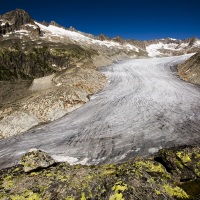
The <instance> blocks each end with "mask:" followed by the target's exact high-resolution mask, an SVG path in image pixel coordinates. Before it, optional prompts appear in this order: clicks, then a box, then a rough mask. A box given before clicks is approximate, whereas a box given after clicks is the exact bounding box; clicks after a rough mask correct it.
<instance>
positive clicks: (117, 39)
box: [113, 36, 125, 44]
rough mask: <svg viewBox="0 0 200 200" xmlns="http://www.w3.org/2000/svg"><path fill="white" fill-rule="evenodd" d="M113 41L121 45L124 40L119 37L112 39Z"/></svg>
mask: <svg viewBox="0 0 200 200" xmlns="http://www.w3.org/2000/svg"><path fill="white" fill-rule="evenodd" d="M113 40H114V41H115V42H119V43H121V44H123V43H124V42H125V40H124V39H123V38H122V37H121V36H117V37H115V38H113Z"/></svg>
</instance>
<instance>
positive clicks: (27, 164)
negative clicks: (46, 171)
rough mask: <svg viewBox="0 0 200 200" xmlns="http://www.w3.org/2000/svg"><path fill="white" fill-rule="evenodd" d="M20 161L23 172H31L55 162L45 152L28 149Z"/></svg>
mask: <svg viewBox="0 0 200 200" xmlns="http://www.w3.org/2000/svg"><path fill="white" fill-rule="evenodd" d="M21 163H22V165H23V167H24V168H23V169H24V171H25V172H31V171H34V170H37V169H41V168H47V167H49V166H51V165H53V164H54V163H55V160H54V159H53V158H52V157H51V156H49V155H48V154H47V153H45V152H43V151H41V150H38V149H30V150H29V152H27V153H26V154H25V155H24V156H22V158H21Z"/></svg>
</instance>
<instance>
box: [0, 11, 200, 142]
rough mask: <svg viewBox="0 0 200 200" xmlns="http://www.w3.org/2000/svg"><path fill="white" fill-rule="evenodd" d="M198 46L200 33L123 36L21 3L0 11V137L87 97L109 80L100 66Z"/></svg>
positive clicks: (56, 114)
mask: <svg viewBox="0 0 200 200" xmlns="http://www.w3.org/2000/svg"><path fill="white" fill-rule="evenodd" d="M199 48H200V40H199V39H198V38H188V39H185V40H177V39H173V38H166V39H158V40H148V41H139V40H130V39H129V40H125V39H123V38H122V37H120V36H117V37H115V38H109V37H107V36H106V35H104V34H101V35H99V36H94V35H92V34H89V33H83V32H81V31H78V30H76V29H75V28H74V27H72V26H71V27H69V28H65V27H63V26H60V25H59V24H58V23H56V22H55V21H51V22H50V23H48V22H45V21H43V22H37V21H36V20H34V19H33V18H32V17H31V16H30V15H29V14H28V13H27V12H26V11H24V10H21V9H16V10H13V11H10V12H8V13H5V14H3V15H0V81H1V82H0V98H1V99H2V101H1V102H0V115H1V117H0V138H1V137H2V138H4V137H9V136H12V135H16V134H20V133H21V132H24V131H26V130H28V129H29V128H31V127H33V126H35V125H38V124H41V123H46V122H50V121H53V120H55V119H58V118H60V117H62V116H64V115H65V114H66V113H68V112H71V111H72V110H74V109H76V108H78V107H80V106H81V105H82V104H84V103H86V102H87V101H89V100H90V98H89V96H90V95H91V94H93V93H96V92H98V91H99V90H101V89H102V88H103V87H104V86H105V84H106V77H105V76H104V75H103V74H101V73H100V72H99V71H98V67H100V66H106V65H110V64H112V63H113V62H115V61H118V60H122V59H128V58H141V57H145V58H147V57H162V56H172V55H181V54H186V53H194V52H197V51H199Z"/></svg>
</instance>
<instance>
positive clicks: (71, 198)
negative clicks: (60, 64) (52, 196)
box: [65, 197, 75, 200]
mask: <svg viewBox="0 0 200 200" xmlns="http://www.w3.org/2000/svg"><path fill="white" fill-rule="evenodd" d="M65 200H75V198H74V197H67V198H66V199H65Z"/></svg>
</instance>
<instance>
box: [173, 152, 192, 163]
mask: <svg viewBox="0 0 200 200" xmlns="http://www.w3.org/2000/svg"><path fill="white" fill-rule="evenodd" d="M176 155H177V156H178V158H180V159H181V161H182V162H183V163H188V162H191V158H190V155H189V154H187V153H185V152H182V151H179V152H176Z"/></svg>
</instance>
